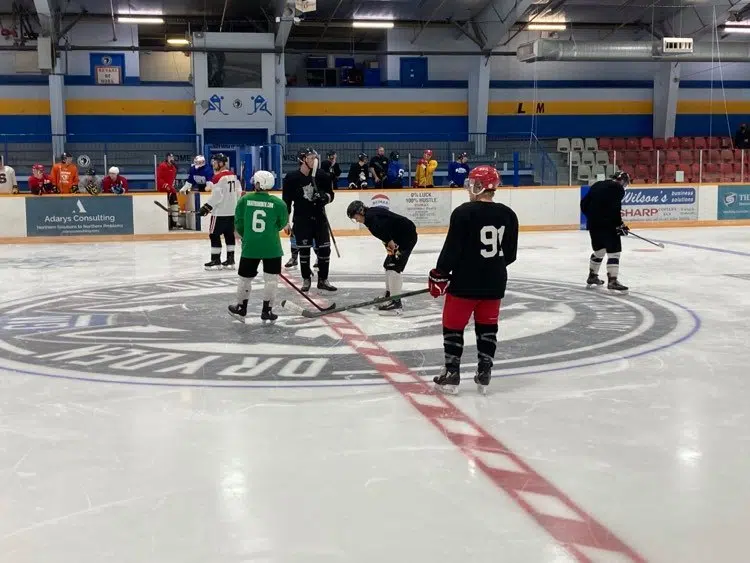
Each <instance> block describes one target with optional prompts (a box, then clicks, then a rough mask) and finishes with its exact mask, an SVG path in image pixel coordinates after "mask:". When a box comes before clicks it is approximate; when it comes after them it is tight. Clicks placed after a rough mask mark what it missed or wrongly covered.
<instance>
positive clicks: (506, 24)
mask: <svg viewBox="0 0 750 563" xmlns="http://www.w3.org/2000/svg"><path fill="white" fill-rule="evenodd" d="M533 3H534V2H533V0H490V1H489V3H488V4H487V5H486V6H485V7H484V8H482V10H481V11H480V12H479V13H478V14H477V15H476V16H474V17H473V18H472V22H473V23H474V25H475V26H476V28H477V29H478V30H479V33H477V37H478V38H479V39H480V40H481V41H482V48H483V49H485V50H488V49H492V48H494V47H495V46H496V45H497V44H498V43H500V42H501V41H502V40H503V39H504V38H505V36H506V35H507V34H508V31H510V28H511V27H512V26H513V24H515V23H516V22H517V21H518V20H519V19H521V16H523V14H524V13H526V11H527V10H528V9H529V8H530V7H531V6H532V4H533Z"/></svg>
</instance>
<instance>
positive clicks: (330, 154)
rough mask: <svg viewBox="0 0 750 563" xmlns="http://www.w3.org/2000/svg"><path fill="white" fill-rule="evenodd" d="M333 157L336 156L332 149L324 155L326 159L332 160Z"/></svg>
mask: <svg viewBox="0 0 750 563" xmlns="http://www.w3.org/2000/svg"><path fill="white" fill-rule="evenodd" d="M334 156H336V151H335V150H333V149H331V150H330V151H328V152H327V153H326V157H328V158H333V157H334Z"/></svg>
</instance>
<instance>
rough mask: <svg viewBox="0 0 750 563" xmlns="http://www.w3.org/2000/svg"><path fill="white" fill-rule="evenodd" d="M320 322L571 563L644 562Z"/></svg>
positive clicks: (403, 370) (473, 426) (396, 365)
mask: <svg viewBox="0 0 750 563" xmlns="http://www.w3.org/2000/svg"><path fill="white" fill-rule="evenodd" d="M323 319H324V321H325V322H326V323H327V324H328V325H329V326H330V327H331V328H332V329H333V330H334V331H335V332H336V334H338V335H339V336H340V337H341V338H342V339H343V340H344V341H345V342H346V343H347V344H348V345H349V346H351V347H353V348H354V349H355V350H357V352H358V353H359V354H360V355H362V356H363V357H364V358H365V359H366V360H367V361H368V362H369V363H370V364H371V365H372V366H373V367H374V368H375V369H376V370H377V371H378V372H379V373H380V374H381V375H382V376H383V377H384V378H385V379H386V380H387V381H388V382H389V383H390V384H391V385H392V386H393V387H394V388H395V389H396V390H397V391H398V392H399V393H401V395H402V396H403V397H404V398H405V399H406V400H407V401H409V403H411V405H412V406H413V407H414V408H415V409H417V410H418V411H419V412H420V413H421V414H422V415H423V416H424V417H425V418H426V419H427V420H429V421H430V422H431V423H432V424H433V425H434V426H435V427H436V428H437V429H438V430H439V431H440V432H441V433H442V434H444V435H445V436H446V437H447V438H448V439H449V440H450V441H451V442H452V443H453V444H454V445H455V446H456V447H457V448H458V449H459V450H461V452H463V454H464V455H465V456H466V457H468V458H469V459H471V460H473V461H474V463H475V464H476V466H477V467H479V468H480V469H481V470H482V472H483V473H484V474H485V475H486V476H487V477H489V479H490V480H491V481H492V482H493V483H494V484H495V485H496V486H497V487H499V488H500V489H502V490H503V491H505V493H507V494H508V495H509V496H510V497H511V498H512V499H513V500H514V501H515V502H516V504H518V505H519V506H520V507H521V508H522V509H523V510H524V511H525V512H526V513H527V514H528V515H529V516H531V517H532V518H533V519H534V520H535V521H536V522H537V523H538V524H539V525H540V526H541V527H542V528H544V529H545V530H546V531H547V533H548V534H550V535H551V536H552V537H553V538H554V539H555V540H556V541H557V542H558V543H559V544H560V545H562V546H563V547H564V548H565V549H566V550H567V551H568V553H569V554H570V555H572V556H573V557H574V558H575V559H576V560H577V561H580V562H584V563H589V562H591V561H592V559H591V558H590V557H589V555H587V554H586V551H587V549H588V548H593V549H597V550H602V551H604V552H609V553H610V554H617V555H619V558H620V559H621V558H623V557H624V558H627V559H629V560H630V561H633V562H637V563H641V562H645V561H646V559H644V558H643V557H642V556H641V555H639V554H638V553H637V552H636V551H635V550H634V549H632V548H631V547H629V546H628V545H627V544H625V543H624V542H623V541H622V540H620V539H619V538H618V537H617V536H616V535H615V534H614V533H613V532H612V531H610V530H609V529H607V528H606V527H605V526H604V525H602V524H601V523H599V522H598V521H597V520H596V519H595V518H594V517H593V516H591V515H589V514H588V513H586V512H584V510H583V509H581V508H580V507H579V506H577V505H576V504H575V503H574V502H573V501H572V500H570V498H568V496H567V495H565V493H563V492H562V491H560V490H559V489H557V488H556V487H555V486H554V485H553V484H552V483H550V482H549V481H547V479H545V478H544V477H542V476H541V475H539V474H538V473H537V472H536V471H534V470H533V469H532V468H531V467H530V466H529V465H527V464H526V463H525V462H524V461H523V460H522V459H521V458H520V457H519V456H518V455H517V454H515V453H514V452H513V451H511V450H510V449H509V448H508V447H506V446H505V445H504V444H503V443H502V442H500V441H499V440H498V439H497V438H495V437H494V436H492V435H491V434H490V433H489V432H487V431H486V430H485V429H484V428H482V427H481V426H479V424H477V423H476V422H475V421H474V420H472V419H471V418H470V417H469V416H468V415H466V414H465V413H463V412H462V411H461V410H460V409H458V408H457V407H456V405H455V404H454V403H452V402H451V401H449V400H448V399H447V398H446V397H445V396H443V395H442V394H440V393H436V392H435V391H434V390H433V388H432V386H431V385H429V384H427V383H426V382H425V381H423V380H422V379H420V378H419V377H418V376H416V375H415V374H414V373H412V372H411V371H410V370H409V368H408V367H407V366H405V365H404V364H403V363H401V362H400V361H399V360H398V359H396V358H394V357H393V356H391V354H390V353H389V352H388V351H387V350H385V349H384V348H383V347H382V346H380V345H379V344H378V343H377V342H374V341H372V340H369V339H368V338H367V335H366V334H365V333H364V332H362V330H361V329H360V328H359V327H358V326H357V325H356V324H354V323H353V322H352V321H350V320H349V319H348V318H347V317H345V316H343V315H331V316H327V317H323ZM545 509H546V510H545ZM553 512H554V513H555V514H552V513H553ZM561 513H562V515H561Z"/></svg>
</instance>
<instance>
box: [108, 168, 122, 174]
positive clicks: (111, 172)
mask: <svg viewBox="0 0 750 563" xmlns="http://www.w3.org/2000/svg"><path fill="white" fill-rule="evenodd" d="M109 173H110V174H114V175H115V176H119V175H120V169H119V168H117V166H112V167H111V168H110V169H109Z"/></svg>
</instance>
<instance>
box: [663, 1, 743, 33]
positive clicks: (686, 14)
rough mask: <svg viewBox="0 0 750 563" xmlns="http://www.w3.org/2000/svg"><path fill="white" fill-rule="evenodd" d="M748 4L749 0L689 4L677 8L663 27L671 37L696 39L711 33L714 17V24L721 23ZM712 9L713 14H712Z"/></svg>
mask: <svg viewBox="0 0 750 563" xmlns="http://www.w3.org/2000/svg"><path fill="white" fill-rule="evenodd" d="M748 6H750V0H741V1H739V2H737V1H732V0H729V1H728V2H723V3H721V4H717V5H715V6H696V5H693V6H689V7H686V8H683V9H682V10H679V11H678V12H676V13H675V15H674V16H672V17H671V18H668V19H666V20H664V22H663V23H664V27H665V29H666V30H667V31H668V32H669V33H670V35H671V37H692V38H693V39H698V38H699V37H701V36H702V35H705V34H706V33H712V32H713V29H714V27H715V26H714V19H715V21H716V24H715V25H716V26H719V25H723V24H725V23H726V22H727V20H728V19H730V17H733V16H734V14H736V13H741V12H742V11H743V10H745V9H746V8H747V7H748ZM714 10H716V12H715V16H714Z"/></svg>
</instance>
